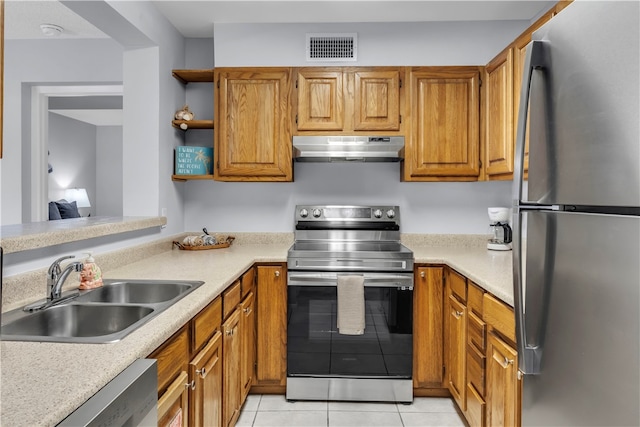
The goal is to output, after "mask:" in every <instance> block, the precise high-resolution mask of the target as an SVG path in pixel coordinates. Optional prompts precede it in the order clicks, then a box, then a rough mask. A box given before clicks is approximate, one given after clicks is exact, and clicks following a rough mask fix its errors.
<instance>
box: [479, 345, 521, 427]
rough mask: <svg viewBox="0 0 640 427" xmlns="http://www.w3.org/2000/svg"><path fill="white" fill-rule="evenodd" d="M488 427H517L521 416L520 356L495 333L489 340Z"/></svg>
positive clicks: (486, 417) (486, 423) (486, 422)
mask: <svg viewBox="0 0 640 427" xmlns="http://www.w3.org/2000/svg"><path fill="white" fill-rule="evenodd" d="M486 387H487V393H486V402H487V410H486V416H485V425H486V426H492V427H493V426H496V427H499V426H515V425H517V424H519V420H518V418H519V416H518V412H519V411H518V353H517V352H516V351H515V350H514V349H513V348H512V347H511V346H510V345H509V344H507V343H506V342H505V341H503V340H502V339H500V338H499V337H498V336H497V335H496V334H494V333H490V334H489V338H488V340H487V382H486Z"/></svg>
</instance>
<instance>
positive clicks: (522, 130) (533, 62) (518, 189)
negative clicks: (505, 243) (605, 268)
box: [513, 40, 549, 374]
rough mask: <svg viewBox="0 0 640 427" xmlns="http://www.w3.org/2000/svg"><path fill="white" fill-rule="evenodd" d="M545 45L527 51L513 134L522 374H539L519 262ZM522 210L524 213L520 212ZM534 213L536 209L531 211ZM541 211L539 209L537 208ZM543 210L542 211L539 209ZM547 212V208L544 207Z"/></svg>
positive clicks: (516, 291)
mask: <svg viewBox="0 0 640 427" xmlns="http://www.w3.org/2000/svg"><path fill="white" fill-rule="evenodd" d="M545 62H546V60H545V46H544V42H542V41H537V40H534V41H532V42H531V43H530V44H529V46H528V47H527V53H526V56H525V63H524V71H523V77H522V92H521V94H520V107H519V108H520V109H519V110H518V111H520V114H519V116H518V128H517V133H516V153H515V154H516V158H515V171H514V189H513V194H514V196H515V199H514V201H513V288H514V289H513V297H514V308H515V315H516V341H517V346H518V359H519V360H518V366H519V369H520V371H522V373H523V374H538V373H540V363H539V362H540V358H539V357H538V356H539V355H537V354H536V353H537V352H536V347H537V346H530V345H528V341H527V333H526V331H527V328H526V323H525V320H526V319H525V314H524V295H523V268H522V267H523V264H522V262H523V259H522V211H523V210H526V207H524V206H522V187H523V182H524V149H525V138H526V130H527V129H526V127H527V116H528V115H529V95H530V89H531V79H532V77H533V70H534V69H536V68H542V67H544V66H545ZM523 208H524V209H523ZM534 209H535V208H534ZM538 209H540V208H538ZM542 209H544V208H542ZM547 209H549V207H547Z"/></svg>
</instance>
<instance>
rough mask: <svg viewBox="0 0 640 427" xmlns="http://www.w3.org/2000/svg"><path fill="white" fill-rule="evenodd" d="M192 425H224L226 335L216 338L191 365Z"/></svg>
mask: <svg viewBox="0 0 640 427" xmlns="http://www.w3.org/2000/svg"><path fill="white" fill-rule="evenodd" d="M189 378H190V379H191V382H190V384H192V386H191V394H190V396H191V414H190V419H191V425H192V426H196V427H207V426H219V425H222V334H221V333H220V332H216V333H215V335H214V336H213V338H211V340H210V341H209V342H208V343H207V345H206V346H205V347H204V348H203V349H202V351H200V352H199V353H198V354H197V355H196V356H195V357H194V358H193V359H192V360H191V362H190V363H189Z"/></svg>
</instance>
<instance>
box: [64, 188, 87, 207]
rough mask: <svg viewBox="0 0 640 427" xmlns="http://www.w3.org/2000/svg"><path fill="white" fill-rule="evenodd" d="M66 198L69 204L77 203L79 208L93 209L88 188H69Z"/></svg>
mask: <svg viewBox="0 0 640 427" xmlns="http://www.w3.org/2000/svg"><path fill="white" fill-rule="evenodd" d="M64 198H65V199H66V200H67V201H69V202H73V201H75V202H76V205H77V206H78V207H79V208H90V207H91V203H90V202H89V195H88V194H87V189H86V188H67V189H66V190H65V191H64Z"/></svg>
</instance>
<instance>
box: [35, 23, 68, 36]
mask: <svg viewBox="0 0 640 427" xmlns="http://www.w3.org/2000/svg"><path fill="white" fill-rule="evenodd" d="M40 30H41V31H42V34H44V35H45V36H47V37H57V36H59V35H60V34H62V32H63V31H64V29H63V28H62V27H61V26H59V25H55V24H40Z"/></svg>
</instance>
